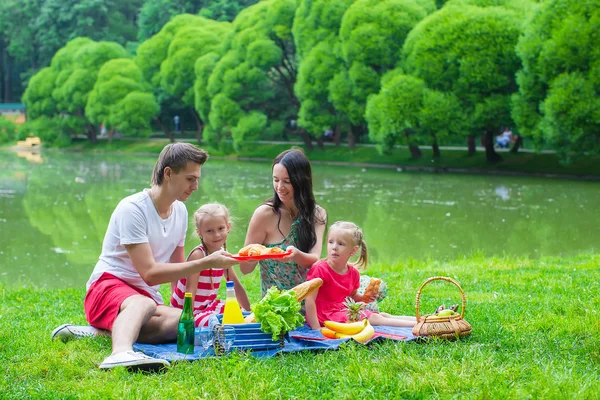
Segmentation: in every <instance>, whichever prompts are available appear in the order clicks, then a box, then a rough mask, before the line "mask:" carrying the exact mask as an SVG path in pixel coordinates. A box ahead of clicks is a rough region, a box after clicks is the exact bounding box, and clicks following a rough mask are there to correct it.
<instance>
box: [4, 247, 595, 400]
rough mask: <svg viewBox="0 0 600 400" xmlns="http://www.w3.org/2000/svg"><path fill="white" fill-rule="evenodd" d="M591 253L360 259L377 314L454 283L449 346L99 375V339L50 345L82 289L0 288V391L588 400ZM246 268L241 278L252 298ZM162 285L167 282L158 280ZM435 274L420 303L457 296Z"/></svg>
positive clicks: (408, 307) (377, 347) (384, 345)
mask: <svg viewBox="0 0 600 400" xmlns="http://www.w3.org/2000/svg"><path fill="white" fill-rule="evenodd" d="M599 262H600V256H598V255H593V254H583V255H580V256H579V257H574V258H569V259H559V258H545V259H541V260H532V259H525V258H523V259H518V258H483V257H481V256H478V255H473V256H470V257H464V258H461V259H458V260H455V261H453V262H449V263H446V262H444V263H440V262H436V261H433V260H430V261H426V262H420V261H419V262H417V261H413V260H407V261H405V262H400V263H398V264H397V265H392V266H388V265H374V266H372V267H370V268H369V270H368V272H369V273H370V274H372V275H374V276H380V277H382V278H384V279H385V280H386V282H387V283H388V286H389V293H388V297H387V298H386V299H385V300H384V301H383V302H382V304H381V306H382V309H383V310H384V311H387V312H391V313H396V314H414V312H415V309H414V299H415V297H414V296H415V293H416V291H417V289H418V287H419V286H420V284H421V283H422V282H423V281H424V280H425V279H426V278H428V277H431V276H435V275H444V276H450V277H453V278H455V279H457V280H458V281H459V282H460V283H461V285H462V287H463V289H464V290H465V293H466V295H467V307H466V312H465V319H466V320H467V321H469V322H470V323H471V325H472V326H473V334H472V335H471V336H470V337H468V338H466V339H464V340H461V341H458V342H442V341H440V342H432V343H427V344H419V343H401V342H393V341H384V342H380V343H376V344H373V345H370V346H364V345H359V344H355V343H348V344H346V345H344V346H343V347H342V348H341V349H340V350H338V351H328V352H320V353H317V352H302V353H294V354H286V355H283V356H280V357H275V358H270V359H255V358H253V357H252V356H249V355H246V354H239V355H233V356H228V357H224V358H212V359H205V360H200V361H197V362H193V363H189V362H181V363H177V364H175V365H173V366H172V367H171V368H170V369H168V370H167V371H166V372H165V373H162V374H150V375H147V374H146V375H145V374H141V373H140V374H133V373H128V372H126V371H125V370H123V369H116V370H113V371H109V372H103V371H100V370H99V369H98V364H99V363H100V362H101V361H102V360H103V359H104V357H106V356H107V355H108V354H109V352H110V341H109V339H107V338H92V339H83V340H79V341H73V342H69V343H66V344H63V343H60V342H52V341H50V332H51V331H52V329H53V328H55V327H56V326H57V325H59V324H61V323H64V322H74V323H84V321H85V320H84V316H83V311H82V308H83V306H82V303H83V298H84V289H63V290H43V289H37V288H29V287H28V288H12V287H6V286H4V287H0V325H1V328H0V349H1V351H0V361H1V363H0V375H1V376H2V378H1V379H0V394H1V395H0V397H1V398H10V399H20V398H48V399H55V398H60V399H64V398H83V399H87V398H98V399H104V398H116V399H120V398H144V399H146V398H148V399H166V398H240V399H244V398H251V399H275V398H340V399H361V398H362V399H378V398H394V399H397V398H444V399H446V398H499V399H521V398H549V399H562V398H580V399H591V398H598V397H599V396H600V395H599V393H600V383H599V382H600V376H599V375H600V365H599V363H600V317H599V315H598V309H599V308H600V296H599V292H600V291H599V282H600V270H599V269H598V264H599ZM257 275H258V274H257V273H256V272H255V273H254V274H252V275H250V276H246V277H244V280H243V282H244V284H245V286H246V287H247V288H248V291H249V295H250V297H251V300H252V301H256V300H258V298H257V296H258V291H259V287H258V286H259V285H258V276H257ZM162 290H163V293H166V290H167V288H166V287H163V288H162ZM459 299H460V294H459V291H458V289H457V288H456V287H455V286H454V285H452V284H449V283H447V282H433V283H431V284H429V285H427V286H426V287H425V289H424V291H423V294H422V296H421V309H422V310H426V311H427V310H429V311H430V310H432V309H434V308H435V306H436V305H438V304H440V303H445V304H447V305H448V304H452V303H454V302H459Z"/></svg>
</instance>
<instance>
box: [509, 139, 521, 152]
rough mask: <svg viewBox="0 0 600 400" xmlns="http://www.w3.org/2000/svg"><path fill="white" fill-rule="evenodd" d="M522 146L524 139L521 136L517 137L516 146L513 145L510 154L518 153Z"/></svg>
mask: <svg viewBox="0 0 600 400" xmlns="http://www.w3.org/2000/svg"><path fill="white" fill-rule="evenodd" d="M522 146H523V138H522V137H521V135H517V140H515V144H513V147H512V148H511V149H510V152H511V153H517V152H518V151H519V149H520V148H521V147H522Z"/></svg>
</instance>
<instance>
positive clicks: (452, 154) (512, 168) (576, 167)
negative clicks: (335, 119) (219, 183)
mask: <svg viewBox="0 0 600 400" xmlns="http://www.w3.org/2000/svg"><path fill="white" fill-rule="evenodd" d="M167 143H169V142H168V141H167V140H121V141H113V142H112V143H109V142H108V141H101V142H98V143H97V144H95V145H94V144H91V143H90V142H89V141H87V140H86V141H80V142H75V143H73V144H72V145H70V146H69V147H68V148H67V149H66V150H71V151H85V152H91V153H107V152H117V153H122V154H137V153H143V154H158V153H160V151H161V150H162V148H163V147H164V146H165V145H166V144H167ZM204 148H205V149H206V150H207V151H208V152H209V154H210V155H211V156H213V157H231V158H241V159H246V158H258V159H267V160H272V159H273V158H274V157H275V156H276V155H277V154H279V153H280V152H281V151H283V150H285V149H288V148H290V145H286V144H249V145H248V146H246V147H244V148H243V149H241V150H240V151H239V152H238V153H237V154H232V152H233V150H232V149H226V150H225V151H224V150H222V149H215V148H211V147H204ZM307 154H308V157H309V159H310V160H311V161H317V162H334V163H359V164H375V165H380V166H392V167H403V168H407V169H417V170H432V169H434V170H435V171H439V172H443V171H450V172H452V171H454V172H458V171H463V172H464V171H469V172H475V173H525V174H553V175H567V176H586V177H600V156H598V155H588V156H581V157H578V158H575V159H574V160H573V161H572V162H571V163H570V164H564V163H561V161H560V159H559V157H558V156H557V155H556V154H541V153H540V154H538V153H516V154H513V153H501V155H502V157H503V158H504V160H503V161H501V162H499V163H495V164H489V163H487V161H486V159H485V153H484V152H477V153H476V155H475V156H473V157H469V156H467V152H466V149H465V150H442V152H441V154H442V156H441V158H439V159H433V157H432V151H431V150H430V149H426V150H424V151H423V157H421V158H420V159H416V160H415V159H412V158H411V155H410V152H409V151H408V149H404V148H396V149H393V151H392V152H391V153H390V154H387V155H380V154H379V153H378V152H377V149H376V148H374V147H366V146H358V147H356V148H355V149H354V150H352V151H350V150H349V149H348V148H347V147H345V146H340V147H334V146H327V147H326V148H325V150H320V149H318V148H315V149H314V150H312V151H310V152H307Z"/></svg>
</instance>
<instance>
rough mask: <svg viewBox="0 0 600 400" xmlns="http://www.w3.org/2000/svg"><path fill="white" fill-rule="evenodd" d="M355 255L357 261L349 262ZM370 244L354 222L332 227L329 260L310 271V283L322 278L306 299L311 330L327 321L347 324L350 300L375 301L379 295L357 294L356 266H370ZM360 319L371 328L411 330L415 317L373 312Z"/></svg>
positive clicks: (329, 236)
mask: <svg viewBox="0 0 600 400" xmlns="http://www.w3.org/2000/svg"><path fill="white" fill-rule="evenodd" d="M356 253H358V254H359V258H358V262H357V263H356V264H350V263H349V260H350V258H351V257H352V256H354V255H355V254H356ZM367 259H368V257H367V244H366V243H365V240H364V238H363V233H362V230H361V229H360V228H359V227H358V226H356V224H354V223H352V222H345V221H338V222H336V223H334V224H333V225H331V227H330V228H329V233H328V234H327V258H325V259H324V260H320V261H318V262H317V263H315V264H314V265H313V266H312V268H311V269H310V271H308V276H307V278H306V279H307V280H310V279H314V278H321V279H322V280H323V284H322V285H321V287H320V288H319V289H318V290H316V291H315V292H313V293H312V294H310V295H309V296H308V297H307V298H306V322H307V323H308V325H310V327H311V328H312V329H319V328H320V327H321V326H322V325H323V323H324V322H325V321H335V322H347V321H348V314H347V312H346V307H345V306H344V302H345V301H346V298H347V297H350V298H352V299H353V300H354V301H356V302H361V301H362V302H365V303H369V302H372V301H375V300H376V298H377V294H373V295H372V296H369V297H365V296H364V295H361V294H358V289H359V287H360V273H359V272H358V269H357V267H366V265H367ZM360 313H361V314H362V315H360V316H357V317H363V318H367V319H368V320H369V322H370V323H371V325H373V326H375V325H387V326H398V327H412V326H414V325H415V324H416V322H417V320H416V318H415V317H410V316H398V315H391V314H387V313H380V312H376V311H370V310H366V309H365V310H362V311H361V312H360Z"/></svg>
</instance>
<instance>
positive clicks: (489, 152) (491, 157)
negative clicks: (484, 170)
mask: <svg viewBox="0 0 600 400" xmlns="http://www.w3.org/2000/svg"><path fill="white" fill-rule="evenodd" d="M485 158H486V159H487V162H488V163H490V164H491V163H497V162H499V161H502V160H503V158H502V157H501V156H500V154H498V153H496V149H494V134H493V133H492V131H491V130H490V129H487V130H486V131H485Z"/></svg>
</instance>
